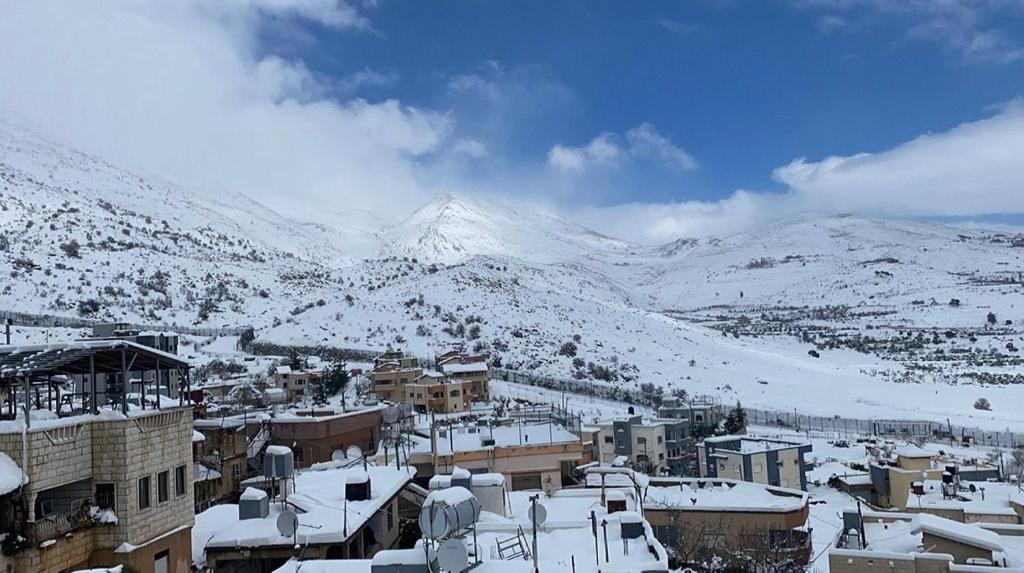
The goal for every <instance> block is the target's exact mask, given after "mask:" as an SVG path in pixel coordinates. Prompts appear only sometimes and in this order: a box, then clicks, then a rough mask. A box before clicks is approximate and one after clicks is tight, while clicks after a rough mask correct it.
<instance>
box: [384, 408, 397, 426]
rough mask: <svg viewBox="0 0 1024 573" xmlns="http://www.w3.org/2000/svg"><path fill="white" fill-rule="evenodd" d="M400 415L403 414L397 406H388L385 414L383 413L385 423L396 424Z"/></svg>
mask: <svg viewBox="0 0 1024 573" xmlns="http://www.w3.org/2000/svg"><path fill="white" fill-rule="evenodd" d="M400 415H401V412H399V410H398V407H397V406H388V407H387V408H385V409H384V414H383V418H384V423H385V424H394V423H395V422H397V421H398V417H399V416H400Z"/></svg>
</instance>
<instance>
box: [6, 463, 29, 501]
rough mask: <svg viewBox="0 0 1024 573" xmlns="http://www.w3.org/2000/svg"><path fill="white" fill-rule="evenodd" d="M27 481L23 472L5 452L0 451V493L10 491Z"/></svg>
mask: <svg viewBox="0 0 1024 573" xmlns="http://www.w3.org/2000/svg"><path fill="white" fill-rule="evenodd" d="M27 483H28V476H26V475H25V472H23V471H21V468H20V467H19V466H18V464H16V463H14V460H12V459H11V458H10V457H8V455H7V454H5V453H3V452H0V495H5V494H8V493H11V492H12V491H14V490H16V489H18V488H19V487H21V485H22V484H27Z"/></svg>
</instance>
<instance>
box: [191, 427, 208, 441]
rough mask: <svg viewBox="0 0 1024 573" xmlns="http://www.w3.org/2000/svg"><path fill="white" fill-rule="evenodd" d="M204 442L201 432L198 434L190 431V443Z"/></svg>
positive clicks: (195, 431)
mask: <svg viewBox="0 0 1024 573" xmlns="http://www.w3.org/2000/svg"><path fill="white" fill-rule="evenodd" d="M205 441H206V436H204V435H203V433H202V432H199V431H197V430H192V443H193V444H194V443H196V442H205Z"/></svg>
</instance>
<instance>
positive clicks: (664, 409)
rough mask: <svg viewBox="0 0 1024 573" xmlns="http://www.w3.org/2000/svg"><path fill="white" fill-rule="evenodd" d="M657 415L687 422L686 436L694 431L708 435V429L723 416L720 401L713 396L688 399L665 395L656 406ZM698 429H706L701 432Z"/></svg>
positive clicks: (716, 424) (716, 425) (713, 427)
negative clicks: (659, 404) (657, 406)
mask: <svg viewBox="0 0 1024 573" xmlns="http://www.w3.org/2000/svg"><path fill="white" fill-rule="evenodd" d="M658 417H659V418H663V419H672V420H682V421H684V422H688V426H690V428H688V429H687V436H685V437H689V436H690V434H692V433H694V432H693V430H694V429H698V431H697V432H696V433H697V434H698V435H710V434H711V433H713V432H711V431H710V430H714V429H715V428H717V427H718V424H719V423H720V422H721V421H722V420H723V419H724V418H725V414H724V412H723V410H722V402H721V400H719V399H718V398H716V397H714V396H693V397H691V398H688V399H685V400H684V399H682V398H677V397H675V396H667V397H665V398H663V399H662V402H661V406H660V407H659V408H658ZM699 430H704V431H707V433H703V432H701V431H699Z"/></svg>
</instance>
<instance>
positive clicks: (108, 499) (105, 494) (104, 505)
mask: <svg viewBox="0 0 1024 573" xmlns="http://www.w3.org/2000/svg"><path fill="white" fill-rule="evenodd" d="M114 491H115V490H114V484H112V483H98V484H96V505H97V506H99V507H100V509H114V502H115V497H114V496H115V493H114Z"/></svg>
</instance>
